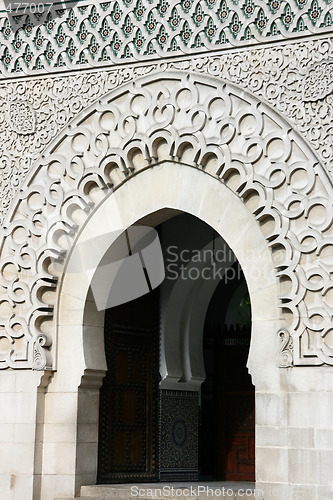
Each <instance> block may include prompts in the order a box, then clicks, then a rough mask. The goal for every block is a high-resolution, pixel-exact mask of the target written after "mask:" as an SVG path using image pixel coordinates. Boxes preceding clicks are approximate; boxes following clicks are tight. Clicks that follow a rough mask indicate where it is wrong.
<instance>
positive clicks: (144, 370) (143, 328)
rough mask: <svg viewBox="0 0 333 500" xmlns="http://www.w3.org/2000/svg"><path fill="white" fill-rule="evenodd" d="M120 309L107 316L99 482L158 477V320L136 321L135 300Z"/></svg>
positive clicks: (113, 310) (129, 480)
mask: <svg viewBox="0 0 333 500" xmlns="http://www.w3.org/2000/svg"><path fill="white" fill-rule="evenodd" d="M138 300H139V299H138ZM139 301H140V300H139ZM141 304H143V305H144V304H145V301H144V300H141ZM115 309H118V308H114V309H111V310H110V312H109V311H108V312H107V314H106V318H105V319H106V320H105V349H106V358H107V364H108V372H107V375H106V377H105V379H104V382H103V386H102V389H101V400H100V439H99V466H98V482H100V483H112V482H118V483H119V482H131V481H140V480H141V481H150V480H155V479H157V464H156V462H157V460H156V458H157V457H156V446H157V444H156V429H157V422H156V418H157V401H158V397H157V385H158V378H157V376H156V375H157V368H158V366H157V362H158V356H157V346H158V331H156V323H155V322H154V321H151V323H150V321H148V323H147V322H146V324H143V323H142V320H140V319H139V320H138V321H136V318H135V315H136V314H135V311H133V304H131V305H129V306H127V307H126V306H122V307H121V310H122V316H121V315H120V316H119V315H117V314H115ZM139 310H140V307H139ZM139 310H138V313H139ZM145 313H147V311H145V308H144V307H142V314H145ZM148 313H150V314H152V311H151V310H150V311H148ZM153 314H155V311H153ZM150 319H151V318H150ZM114 320H116V322H115V321H114ZM119 321H121V322H122V323H123V324H122V325H121V324H120V323H119ZM135 323H137V324H138V326H135ZM139 323H140V324H139Z"/></svg>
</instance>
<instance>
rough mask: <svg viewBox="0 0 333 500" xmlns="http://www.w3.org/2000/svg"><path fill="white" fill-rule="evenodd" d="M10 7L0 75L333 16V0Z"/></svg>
mask: <svg viewBox="0 0 333 500" xmlns="http://www.w3.org/2000/svg"><path fill="white" fill-rule="evenodd" d="M25 5H26V6H25ZM9 6H10V7H9V8H8V11H9V12H7V14H6V13H5V12H3V13H2V18H1V19H0V74H2V75H3V76H5V77H6V76H16V75H32V74H42V73H50V72H59V71H63V70H64V69H66V70H68V69H70V70H74V69H78V68H91V67H101V66H106V65H109V64H112V63H116V64H119V63H124V62H126V63H128V62H131V61H132V62H133V61H144V60H147V61H151V60H152V59H158V58H161V57H162V58H164V59H165V58H169V57H173V56H179V55H184V54H189V53H191V54H195V53H205V52H207V51H214V50H215V51H216V50H221V49H228V48H231V47H248V46H249V45H254V44H258V43H262V42H270V43H274V42H276V41H282V40H288V39H290V40H292V39H295V38H298V37H302V36H307V35H309V34H311V33H315V34H320V33H323V34H324V33H328V32H329V31H330V30H331V28H332V16H333V6H332V4H331V1H330V0H290V1H286V0H178V1H171V2H170V1H169V2H168V1H167V0H157V1H156V2H152V1H151V0H118V1H110V2H101V3H87V2H79V3H77V4H74V5H72V6H70V7H67V8H64V6H63V5H61V4H60V5H59V4H55V5H53V6H52V4H51V3H50V4H46V5H45V6H44V8H41V9H36V4H31V5H30V4H29V3H28V4H18V3H9ZM18 6H21V7H20V8H18V9H17V7H18ZM40 6H41V7H43V4H40Z"/></svg>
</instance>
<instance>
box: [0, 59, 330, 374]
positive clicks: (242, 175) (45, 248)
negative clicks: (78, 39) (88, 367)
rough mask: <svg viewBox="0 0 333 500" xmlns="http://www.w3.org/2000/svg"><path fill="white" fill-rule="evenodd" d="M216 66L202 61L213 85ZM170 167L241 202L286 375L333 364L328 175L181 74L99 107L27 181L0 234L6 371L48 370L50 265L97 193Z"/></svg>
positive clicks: (53, 287)
mask: <svg viewBox="0 0 333 500" xmlns="http://www.w3.org/2000/svg"><path fill="white" fill-rule="evenodd" d="M235 57H236V56H235ZM220 62H221V61H219V60H216V61H215V62H214V61H211V60H209V59H208V61H207V63H208V64H209V65H210V67H212V66H211V65H212V64H213V71H212V72H216V73H218V74H220V73H221V72H222V70H221V69H220V70H219V71H217V68H218V64H219V63H220ZM179 64H180V63H179ZM197 64H198V62H197ZM189 66H190V65H189ZM203 68H204V63H202V65H201V70H202V71H204V69H203ZM214 68H215V70H214ZM189 69H191V68H189ZM229 70H230V68H229ZM105 78H106V76H105ZM264 81H265V80H264ZM41 85H45V83H44V82H43V83H42V84H41ZM73 85H74V82H73ZM98 88H99V86H98V84H97V83H96V93H95V95H96V94H98V91H97V89H98ZM63 91H64V92H65V90H63ZM80 105H81V104H79V106H80ZM24 137H25V136H24ZM27 137H28V136H27ZM168 160H172V161H179V162H181V163H184V164H187V165H191V166H193V167H195V168H198V169H201V170H204V171H206V172H207V173H209V174H211V175H213V176H216V177H217V178H219V179H220V180H221V182H224V183H225V184H226V185H227V186H228V187H229V188H230V189H232V190H233V191H234V193H235V195H237V196H239V197H240V198H241V199H242V200H243V201H244V203H245V204H246V205H247V207H248V209H249V211H250V212H251V213H252V214H253V216H254V217H255V218H256V219H257V221H258V224H260V226H261V228H262V231H263V234H264V235H265V238H266V240H267V244H268V246H269V247H270V248H271V251H272V256H273V259H274V265H275V268H276V273H277V276H278V278H279V281H280V284H281V310H282V315H283V318H284V325H285V328H286V329H287V330H288V331H289V333H290V335H291V336H292V340H293V360H292V364H293V365H320V364H323V363H326V364H330V365H332V364H333V345H332V342H331V340H330V339H331V317H332V312H333V299H332V289H333V282H332V279H331V272H332V266H333V264H332V255H333V238H332V218H333V209H332V204H331V200H332V197H333V192H332V186H331V182H330V180H329V178H328V176H327V173H326V172H325V170H324V169H323V168H322V166H321V165H320V163H319V162H318V159H317V158H316V156H315V155H314V154H313V153H312V151H311V149H310V148H309V147H308V146H307V145H306V143H305V141H304V140H303V139H301V137H300V136H299V135H298V134H297V133H296V132H295V131H294V130H293V129H292V127H291V126H290V124H289V123H288V122H287V121H285V120H284V119H282V118H281V116H279V115H278V114H277V113H275V112H274V111H273V110H272V109H271V107H270V106H267V105H265V104H264V103H263V102H260V100H258V99H257V98H256V97H254V96H252V95H251V94H249V93H245V92H244V91H243V90H242V89H241V88H239V87H235V86H233V85H229V84H225V83H223V82H221V81H219V80H218V79H217V78H211V77H208V76H206V75H199V74H193V73H190V74H188V73H185V72H180V71H179V72H173V73H172V72H168V73H166V72H161V73H158V74H155V75H154V74H150V75H148V76H146V77H142V78H141V79H136V81H135V82H132V83H129V84H127V85H126V86H123V87H122V88H121V89H119V91H118V90H116V91H114V92H113V93H111V94H110V95H107V96H105V97H103V98H101V99H100V100H99V101H98V102H97V103H95V104H93V105H92V106H91V107H90V108H88V109H86V110H85V111H84V113H81V114H80V115H79V116H78V117H77V118H76V119H75V120H74V121H72V122H71V124H70V125H69V126H67V127H66V128H65V129H64V130H63V132H62V133H61V134H60V135H58V137H57V139H56V141H54V142H53V143H52V144H50V145H49V146H48V148H47V149H46V150H45V151H44V153H43V155H42V156H41V157H40V159H39V160H38V161H37V162H36V164H35V166H34V168H33V170H32V172H31V174H30V175H29V177H27V179H26V180H25V181H24V184H23V185H22V187H21V189H20V191H19V192H18V194H17V195H16V199H15V204H14V206H15V211H14V212H12V213H11V215H9V216H8V217H7V218H6V220H5V224H4V229H3V236H4V241H3V245H2V260H1V278H0V279H1V281H0V283H1V296H2V302H1V313H2V314H1V318H8V319H6V320H5V321H4V322H3V323H2V324H1V352H2V360H1V365H0V367H1V368H7V367H12V368H31V367H32V366H33V365H34V363H36V359H35V356H36V353H37V354H38V360H37V361H39V360H40V354H39V349H43V350H45V360H44V363H40V362H38V368H39V369H42V368H43V367H44V368H46V367H49V366H50V365H51V362H50V356H51V355H52V345H51V343H52V339H53V338H54V334H55V326H54V321H53V305H52V304H53V303H54V302H55V297H56V293H57V282H58V278H59V275H57V273H56V272H55V270H54V269H53V267H52V260H54V259H55V258H57V257H59V259H60V260H61V259H64V258H65V255H66V250H67V248H68V246H70V245H71V244H72V242H73V241H74V238H75V235H76V233H77V231H78V229H79V227H80V225H82V224H83V222H84V220H85V218H86V217H87V216H88V215H89V213H91V211H92V210H93V207H94V203H95V198H94V193H95V192H96V190H99V191H100V193H102V194H103V193H108V192H109V189H106V188H109V187H110V186H111V187H113V188H114V189H115V188H116V187H117V186H118V185H119V184H120V183H123V182H126V181H128V179H130V177H131V176H132V175H133V173H135V174H138V173H139V171H140V170H141V169H143V168H149V167H152V166H154V165H155V164H157V163H158V162H160V161H168ZM139 175H140V174H139ZM50 221H52V222H51V223H50ZM65 236H66V237H65ZM41 335H43V337H41Z"/></svg>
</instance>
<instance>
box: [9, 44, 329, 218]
mask: <svg viewBox="0 0 333 500" xmlns="http://www.w3.org/2000/svg"><path fill="white" fill-rule="evenodd" d="M331 53H332V40H331V39H326V38H324V39H320V40H316V41H313V40H308V41H304V42H298V43H295V44H289V45H285V46H283V47H274V48H273V47H268V48H262V49H252V50H243V51H242V52H239V53H231V54H222V55H215V56H214V55H210V56H207V57H192V58H185V59H178V60H177V61H172V60H171V61H169V62H156V63H154V64H149V65H133V66H128V65H127V66H126V67H118V68H113V69H109V70H105V71H100V72H96V73H95V72H93V73H89V72H84V73H79V74H75V75H69V76H65V75H62V76H60V75H59V76H54V77H49V78H39V79H34V78H32V79H30V80H18V81H14V82H6V83H5V84H2V85H1V84H0V125H2V126H1V133H0V169H1V176H0V189H1V193H2V196H1V205H0V221H1V222H2V221H3V220H4V217H5V215H6V213H7V211H8V209H9V205H10V203H11V201H12V200H13V198H14V195H15V193H16V192H17V190H18V189H19V187H20V185H21V184H22V183H23V181H24V179H25V177H26V176H27V174H28V172H29V170H30V169H31V168H32V166H33V164H34V163H35V162H36V161H37V160H38V158H39V156H40V154H41V153H42V151H43V150H44V149H45V147H46V146H47V145H48V144H49V143H50V142H51V140H52V139H53V138H54V137H55V136H56V135H57V134H58V133H59V132H60V130H62V129H63V128H64V127H65V126H66V125H67V124H68V123H69V121H70V120H71V119H72V118H73V117H75V116H76V115H77V114H78V113H80V112H81V111H82V110H83V109H85V108H86V107H87V106H89V105H90V104H92V103H93V102H94V101H96V100H97V99H99V98H100V97H102V96H103V95H105V94H106V93H107V92H109V91H110V90H113V89H115V88H117V87H118V86H119V85H121V84H123V83H126V82H128V81H131V80H135V79H137V78H139V77H140V76H143V75H145V74H151V73H155V72H160V71H162V72H164V71H166V70H167V69H177V70H184V71H190V72H194V73H204V74H208V75H212V76H216V77H219V78H223V79H225V80H226V81H229V82H232V83H235V84H237V85H239V86H240V87H242V88H244V89H246V90H248V91H250V92H252V93H253V94H255V95H257V96H258V97H259V98H260V99H263V100H264V101H265V102H267V103H269V104H270V105H272V106H273V107H274V108H275V109H276V110H277V111H279V112H281V113H282V114H283V116H285V117H286V118H288V119H289V120H290V122H291V123H292V124H293V125H294V126H295V128H296V129H297V130H298V131H299V132H300V133H301V134H302V135H303V136H304V137H305V138H306V139H307V140H308V142H309V144H310V145H311V146H312V147H313V149H314V150H315V151H316V154H317V155H318V158H319V159H320V161H321V162H322V164H323V165H325V166H326V168H327V170H328V172H329V174H330V175H331V177H332V175H333V173H332V169H333V167H332V165H333V146H332V141H331V134H330V126H331V123H332V120H333V106H332V104H333V95H332V94H328V95H326V96H325V97H322V98H321V99H320V100H316V99H314V100H311V101H304V100H303V89H304V88H305V81H306V78H307V74H308V71H309V69H310V70H311V68H312V66H313V62H314V60H315V61H317V64H323V65H326V61H327V60H329V57H330V54H331ZM308 92H309V91H308ZM18 100H19V101H20V102H21V103H25V105H26V106H27V107H28V106H29V108H30V109H31V112H32V114H33V115H34V116H35V130H36V132H35V134H31V133H29V134H23V133H22V130H21V132H20V131H19V129H17V128H16V131H15V129H14V131H13V121H12V117H11V112H10V110H11V109H12V105H13V104H14V103H16V102H17V101H18ZM23 152H24V153H23Z"/></svg>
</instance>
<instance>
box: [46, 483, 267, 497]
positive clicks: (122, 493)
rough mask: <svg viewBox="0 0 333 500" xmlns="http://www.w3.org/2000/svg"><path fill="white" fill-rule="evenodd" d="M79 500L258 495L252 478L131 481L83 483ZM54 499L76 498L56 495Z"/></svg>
mask: <svg viewBox="0 0 333 500" xmlns="http://www.w3.org/2000/svg"><path fill="white" fill-rule="evenodd" d="M76 498H79V499H80V500H110V499H117V498H119V499H124V500H209V499H211V498H214V499H217V498H220V499H221V500H222V499H229V500H238V499H241V500H244V499H250V500H252V499H257V498H258V497H257V496H255V484H254V483H251V482H229V481H227V482H220V481H219V482H217V481H214V482H213V481H212V482H210V481H208V482H198V483H192V482H189V483H184V482H179V483H137V484H136V483H131V484H99V485H93V486H82V487H81V496H80V497H76ZM55 500H75V499H74V498H73V497H72V498H66V499H64V498H55Z"/></svg>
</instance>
